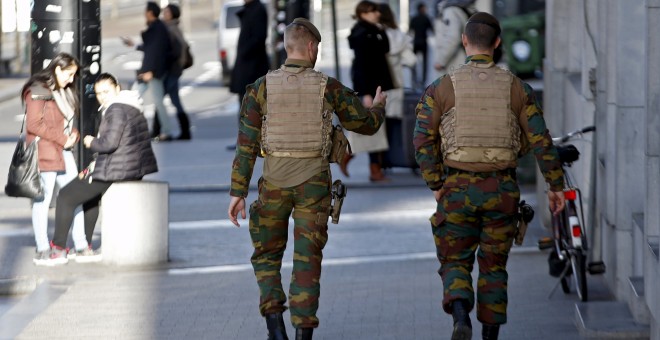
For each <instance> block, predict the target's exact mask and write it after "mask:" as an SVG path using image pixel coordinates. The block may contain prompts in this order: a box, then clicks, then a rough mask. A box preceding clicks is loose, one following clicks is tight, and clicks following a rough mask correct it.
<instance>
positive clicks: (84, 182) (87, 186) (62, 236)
mask: <svg viewBox="0 0 660 340" xmlns="http://www.w3.org/2000/svg"><path fill="white" fill-rule="evenodd" d="M94 91H95V93H96V98H97V100H98V101H99V103H100V104H101V110H102V116H103V118H102V119H101V125H100V126H99V133H98V135H97V137H93V136H85V138H84V139H83V144H85V147H87V148H89V149H90V150H92V151H93V152H94V153H95V154H96V159H95V160H94V161H93V162H92V163H91V164H90V166H89V167H88V168H87V169H86V170H85V171H83V172H81V173H80V175H79V176H78V178H76V179H74V180H73V181H71V182H70V183H69V184H68V185H66V186H65V187H64V188H62V189H61V190H60V194H59V196H58V197H57V208H56V211H55V235H54V237H53V241H52V245H51V250H50V261H51V263H52V264H64V263H66V262H68V260H67V251H66V242H67V235H68V234H69V228H70V226H71V221H72V219H73V212H74V209H75V207H77V206H78V205H81V204H82V205H83V210H84V211H85V234H86V236H87V241H88V243H89V244H90V249H88V250H87V252H86V254H80V255H84V256H79V255H77V256H76V261H77V262H81V259H92V258H96V259H100V257H98V256H95V255H97V254H91V253H90V252H94V251H93V250H92V249H91V242H92V235H93V234H94V227H95V225H96V220H97V219H98V214H99V202H100V200H101V197H102V196H103V194H104V193H105V192H106V190H108V188H109V187H110V185H112V183H113V182H118V181H130V180H140V179H142V177H144V176H145V175H147V174H150V173H154V172H156V171H158V166H157V164H156V156H155V155H154V152H153V149H152V148H151V138H150V136H149V128H148V126H147V120H146V119H145V118H144V115H143V114H142V111H143V110H142V103H141V100H140V97H139V96H138V95H137V93H135V92H130V91H121V92H120V88H119V83H118V82H117V79H116V78H115V77H114V76H112V75H110V74H108V73H103V74H101V75H100V76H99V78H98V79H97V81H96V83H95V84H94Z"/></svg>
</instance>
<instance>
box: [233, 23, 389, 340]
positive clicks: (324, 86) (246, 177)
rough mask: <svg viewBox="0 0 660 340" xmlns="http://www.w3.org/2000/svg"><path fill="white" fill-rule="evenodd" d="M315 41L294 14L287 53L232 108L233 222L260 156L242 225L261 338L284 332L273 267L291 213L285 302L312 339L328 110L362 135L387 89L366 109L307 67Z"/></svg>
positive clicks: (327, 189) (324, 216) (378, 119)
mask: <svg viewBox="0 0 660 340" xmlns="http://www.w3.org/2000/svg"><path fill="white" fill-rule="evenodd" d="M320 42H321V34H320V33H319V31H318V29H317V28H316V27H315V26H314V25H313V24H312V23H311V22H310V21H309V20H307V19H303V18H297V19H295V20H294V21H293V22H292V23H291V24H289V25H288V26H287V27H286V29H285V31H284V47H285V49H286V52H287V56H288V58H287V59H286V61H285V62H284V65H282V66H281V68H280V69H278V70H275V71H271V72H269V73H268V74H267V75H266V76H264V77H261V78H259V79H257V81H255V82H254V83H253V84H251V85H248V87H247V93H246V97H245V99H244V100H243V105H242V106H241V115H240V117H241V125H240V127H239V132H238V140H237V145H238V147H237V150H236V157H235V158H234V162H233V166H232V175H231V178H232V181H231V190H230V195H231V202H230V203H229V209H228V215H229V218H230V220H231V221H232V223H234V224H235V225H236V226H239V223H238V215H239V213H240V214H241V217H242V218H243V219H245V217H246V213H245V198H246V197H247V194H248V186H249V183H250V179H251V178H252V171H253V168H254V163H255V160H256V158H257V156H258V155H260V154H261V155H263V157H264V167H263V169H264V170H263V174H262V176H261V178H260V179H259V197H258V198H257V199H256V201H255V202H254V203H252V204H251V205H250V208H249V210H250V223H249V225H250V227H249V231H250V236H251V238H252V245H253V246H254V252H253V254H252V258H251V262H252V266H253V267H254V272H255V275H256V278H257V284H258V285H259V291H260V302H259V310H260V312H261V315H263V316H264V317H265V318H266V325H267V328H268V332H269V335H268V338H269V339H288V337H287V335H286V330H285V326H284V321H283V315H282V313H283V312H284V311H285V310H286V309H287V307H286V306H285V304H286V299H287V298H286V294H285V293H284V289H283V287H282V282H281V274H280V268H281V266H282V256H283V255H284V250H285V248H286V244H287V235H288V224H289V217H290V216H291V215H292V213H293V220H294V227H293V234H294V241H293V252H294V255H293V257H294V261H293V275H292V278H291V285H290V287H289V305H290V311H291V323H292V324H293V326H294V327H295V328H296V339H300V340H303V339H311V338H312V333H313V330H314V328H316V327H318V325H319V319H318V318H317V316H316V311H317V309H318V306H319V294H320V278H321V259H322V258H323V247H324V246H325V243H326V241H327V239H328V209H329V208H330V205H331V196H330V195H331V183H332V175H331V173H330V166H329V159H328V154H329V153H330V150H331V148H332V147H333V145H332V142H331V133H332V131H333V129H334V128H333V127H332V119H333V116H332V113H333V112H334V113H335V115H336V116H337V118H338V119H339V121H340V122H341V123H342V125H343V126H344V127H345V128H346V129H349V130H352V131H355V132H357V133H364V134H373V133H375V132H376V131H377V130H378V128H380V126H381V124H382V122H383V120H384V113H385V112H384V104H385V97H386V95H385V94H384V93H382V92H381V90H380V88H378V89H377V90H376V91H375V96H374V100H373V105H372V106H371V108H366V107H365V106H363V105H362V104H361V101H360V98H358V97H357V96H356V94H355V92H354V91H353V90H351V89H349V88H347V87H345V86H344V85H342V84H341V83H340V82H339V81H337V80H336V79H334V78H331V77H328V76H327V75H325V74H323V73H320V72H317V71H315V70H314V69H313V68H314V65H315V63H316V60H317V56H318V48H319V43H320ZM291 131H296V133H295V134H294V133H291ZM262 150H263V151H262Z"/></svg>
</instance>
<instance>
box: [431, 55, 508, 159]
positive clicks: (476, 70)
mask: <svg viewBox="0 0 660 340" xmlns="http://www.w3.org/2000/svg"><path fill="white" fill-rule="evenodd" d="M449 76H450V77H451V81H452V83H453V85H454V93H455V97H456V101H455V106H454V107H453V108H451V109H450V110H449V111H447V112H446V113H444V114H443V115H442V118H441V122H440V131H441V136H442V137H441V143H442V144H441V152H442V157H443V159H448V160H452V161H457V162H467V163H475V162H478V163H498V162H502V161H515V160H516V159H517V158H518V152H519V151H520V147H521V141H520V140H521V136H520V122H519V121H518V117H517V116H516V114H514V112H513V111H512V110H511V84H512V82H513V75H512V74H511V73H510V72H508V71H506V70H504V69H501V68H499V67H497V66H494V64H493V63H488V64H477V63H471V64H467V65H461V66H459V67H458V68H456V69H452V70H450V71H449Z"/></svg>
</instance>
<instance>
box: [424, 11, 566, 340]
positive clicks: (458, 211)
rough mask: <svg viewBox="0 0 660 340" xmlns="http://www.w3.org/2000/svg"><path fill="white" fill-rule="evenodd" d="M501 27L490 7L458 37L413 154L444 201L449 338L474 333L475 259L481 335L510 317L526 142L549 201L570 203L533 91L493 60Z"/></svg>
mask: <svg viewBox="0 0 660 340" xmlns="http://www.w3.org/2000/svg"><path fill="white" fill-rule="evenodd" d="M499 35H500V26H499V23H498V21H497V20H496V19H495V18H494V17H493V16H492V15H490V14H487V13H477V14H474V15H473V16H471V17H470V19H469V20H468V22H467V24H466V25H465V33H464V34H463V36H462V40H463V45H464V47H465V49H466V52H467V55H468V57H467V59H466V64H464V65H461V66H458V67H457V68H454V69H453V70H451V71H450V72H449V73H448V74H447V75H445V76H442V77H440V78H439V79H437V80H435V81H434V82H433V83H432V84H431V85H430V86H429V87H428V88H426V91H425V93H424V94H423V96H422V98H421V99H420V102H419V103H418V105H417V108H416V114H417V122H416V126H415V132H414V142H413V143H414V145H415V149H416V159H417V163H418V164H419V166H420V168H421V171H422V176H423V178H424V180H425V181H426V183H427V185H428V187H429V188H430V189H431V190H432V191H433V194H434V196H435V199H436V201H437V202H438V206H437V211H436V213H435V215H433V216H432V217H431V227H432V231H433V237H434V239H435V244H436V249H437V256H438V259H439V260H440V264H441V266H440V270H439V271H438V272H439V274H440V276H441V277H442V281H443V286H444V291H443V301H442V307H443V309H444V311H445V312H447V313H449V314H452V317H453V319H454V329H453V333H452V339H470V338H471V336H472V325H471V322H470V317H469V312H470V311H471V310H472V308H473V306H474V305H475V300H474V289H473V286H472V276H471V272H472V267H473V264H474V260H475V254H476V258H477V261H478V263H479V280H478V282H477V301H476V305H477V319H478V320H479V321H480V322H481V323H482V324H483V334H482V335H483V339H497V336H498V333H499V325H501V324H504V323H506V306H507V291H506V289H507V279H508V274H507V271H506V262H507V259H508V255H509V251H510V249H511V245H512V242H513V239H514V237H515V234H516V222H517V221H516V219H517V218H516V213H517V209H518V203H519V199H520V191H519V188H518V183H517V181H516V172H515V168H516V166H517V158H518V156H519V155H521V154H522V153H524V152H526V151H527V150H530V149H531V151H533V152H534V155H535V157H536V160H537V163H538V165H539V167H540V169H541V172H542V173H543V176H544V177H545V181H546V182H547V183H548V185H549V190H548V198H549V202H550V209H551V210H552V212H553V213H555V214H557V213H559V212H560V211H561V210H562V209H563V208H564V196H563V193H562V190H563V187H564V183H563V176H562V175H563V174H562V169H561V166H560V163H559V156H558V154H557V150H556V149H555V147H554V146H553V145H552V139H551V137H550V135H549V133H548V131H547V129H546V125H545V121H544V119H543V113H542V111H541V108H540V107H539V105H538V103H537V102H536V100H535V98H534V95H533V92H532V89H531V87H530V86H529V85H527V84H525V83H524V82H523V81H521V80H520V79H519V78H518V77H516V76H514V75H513V74H511V73H510V72H508V71H506V70H504V69H501V68H499V67H497V66H495V65H494V63H493V59H492V55H493V51H494V49H495V48H496V47H497V46H498V45H499V43H500V38H499Z"/></svg>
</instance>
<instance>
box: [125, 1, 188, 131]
mask: <svg viewBox="0 0 660 340" xmlns="http://www.w3.org/2000/svg"><path fill="white" fill-rule="evenodd" d="M159 16H160V6H159V5H158V4H157V3H155V2H153V1H149V2H147V7H146V10H145V12H144V17H145V19H146V21H147V29H146V30H144V31H142V44H141V45H138V46H137V49H138V50H139V51H142V52H144V56H143V57H142V66H141V67H140V69H139V70H138V71H137V78H138V91H139V92H140V96H143V95H144V93H146V92H147V90H149V91H151V95H152V98H153V101H154V104H155V106H156V117H158V118H154V120H156V119H158V122H159V123H158V124H159V126H160V131H158V132H159V133H158V134H157V135H155V136H154V137H155V139H156V140H157V141H161V142H164V141H170V140H172V124H171V123H170V118H169V116H168V115H167V109H166V108H165V104H164V103H163V98H164V97H165V85H164V83H163V82H164V80H165V78H166V76H167V71H168V70H169V69H170V66H171V64H172V63H173V62H175V61H176V60H177V58H178V56H179V55H178V53H177V52H176V51H174V50H173V48H172V44H171V40H170V35H169V31H168V30H167V27H166V26H165V24H164V23H163V22H162V21H160V19H158V17H159ZM122 41H123V42H124V44H125V45H127V46H129V47H133V46H135V43H134V42H133V40H131V39H130V38H126V37H124V38H122ZM154 125H155V123H154Z"/></svg>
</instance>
